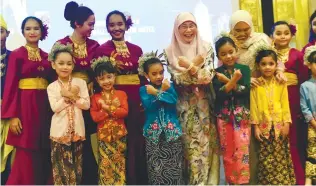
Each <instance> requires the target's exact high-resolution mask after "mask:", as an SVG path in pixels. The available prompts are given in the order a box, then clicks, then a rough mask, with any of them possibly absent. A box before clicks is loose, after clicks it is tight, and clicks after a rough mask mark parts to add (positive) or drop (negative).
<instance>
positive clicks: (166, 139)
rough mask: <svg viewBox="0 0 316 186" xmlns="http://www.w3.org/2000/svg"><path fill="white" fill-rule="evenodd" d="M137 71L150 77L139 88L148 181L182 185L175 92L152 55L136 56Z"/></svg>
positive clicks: (157, 59) (158, 60)
mask: <svg viewBox="0 0 316 186" xmlns="http://www.w3.org/2000/svg"><path fill="white" fill-rule="evenodd" d="M138 63H139V68H138V71H139V73H140V75H144V76H145V77H146V78H147V79H149V80H150V84H149V85H146V86H142V87H141V88H140V97H141V101H142V105H143V107H144V108H145V116H146V121H145V124H144V127H143V135H144V136H145V138H146V157H147V170H148V177H149V184H151V185H183V183H184V181H183V177H182V176H183V171H182V170H183V165H182V162H183V149H182V148H183V147H182V142H181V139H180V136H181V135H182V129H181V126H180V123H179V120H178V117H177V111H176V103H177V99H178V96H177V93H176V91H175V89H174V86H173V84H170V83H169V81H168V80H167V79H165V80H164V68H163V65H162V62H161V61H160V59H159V58H158V57H156V54H154V53H153V52H152V53H147V54H144V55H143V56H142V57H141V58H140V59H139V62H138Z"/></svg>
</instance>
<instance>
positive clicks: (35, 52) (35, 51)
mask: <svg viewBox="0 0 316 186" xmlns="http://www.w3.org/2000/svg"><path fill="white" fill-rule="evenodd" d="M24 47H25V48H26V50H27V55H28V56H27V58H28V60H30V61H42V57H41V55H40V49H39V48H38V47H36V48H33V47H31V46H28V45H25V46H24Z"/></svg>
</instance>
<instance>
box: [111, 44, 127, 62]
mask: <svg viewBox="0 0 316 186" xmlns="http://www.w3.org/2000/svg"><path fill="white" fill-rule="evenodd" d="M112 41H113V43H114V45H115V49H116V52H117V53H119V54H120V55H121V56H122V57H123V58H129V57H130V53H129V50H128V48H127V45H126V43H125V41H114V40H112Z"/></svg>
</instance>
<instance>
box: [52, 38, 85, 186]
mask: <svg viewBox="0 0 316 186" xmlns="http://www.w3.org/2000/svg"><path fill="white" fill-rule="evenodd" d="M49 60H50V61H51V62H52V67H53V69H55V70H56V73H57V75H58V80H56V81H54V82H53V83H51V84H50V85H49V86H48V87H47V93H48V99H49V103H50V106H51V108H52V110H53V112H54V115H53V117H52V123H51V128H50V139H51V141H52V146H51V148H52V149H51V150H52V152H51V160H52V165H53V177H54V184H55V185H78V184H80V183H81V177H82V141H84V140H85V128H84V120H83V116H82V110H88V109H89V107H90V100H89V93H88V88H87V85H86V82H85V81H84V80H82V79H79V78H72V77H71V73H72V70H73V68H74V60H73V56H72V48H71V46H70V45H67V46H66V45H61V44H56V45H54V47H53V48H52V51H51V53H50V54H49Z"/></svg>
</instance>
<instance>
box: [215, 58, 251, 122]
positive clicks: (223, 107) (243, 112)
mask: <svg viewBox="0 0 316 186" xmlns="http://www.w3.org/2000/svg"><path fill="white" fill-rule="evenodd" d="M234 69H240V71H241V73H242V78H241V79H240V80H239V81H238V82H237V89H236V90H232V91H230V92H228V93H226V92H225V91H224V89H225V83H222V82H220V81H219V80H218V79H217V77H214V79H213V86H214V89H215V92H216V102H215V112H216V116H217V118H221V119H222V120H225V121H226V122H229V120H230V116H231V114H234V115H235V119H236V121H237V122H240V121H241V120H242V119H244V118H248V119H249V115H250V110H249V93H250V69H249V67H248V66H245V65H240V64H235V65H234ZM216 72H219V73H222V74H224V75H225V76H226V77H227V78H229V79H231V74H230V73H229V72H228V70H227V68H226V67H225V66H224V65H223V66H221V67H219V68H217V69H216ZM232 73H233V72H232Z"/></svg>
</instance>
